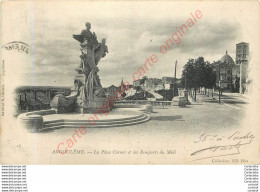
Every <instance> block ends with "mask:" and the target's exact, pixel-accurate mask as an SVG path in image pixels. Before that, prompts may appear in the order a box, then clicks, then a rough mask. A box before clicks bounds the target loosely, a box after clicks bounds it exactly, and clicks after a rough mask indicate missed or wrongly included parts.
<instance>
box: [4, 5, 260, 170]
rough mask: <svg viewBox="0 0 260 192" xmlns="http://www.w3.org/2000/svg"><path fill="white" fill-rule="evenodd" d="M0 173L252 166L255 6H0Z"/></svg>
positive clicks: (257, 89) (259, 92)
mask: <svg viewBox="0 0 260 192" xmlns="http://www.w3.org/2000/svg"><path fill="white" fill-rule="evenodd" d="M1 9H2V10H1V14H2V17H1V19H2V21H1V160H2V163H3V164H64V165H66V164H145V165H146V164H228V165H230V164H231V165H232V164H259V157H260V156H259V155H260V154H259V147H260V146H259V141H260V139H259V136H260V130H259V123H260V120H259V117H260V116H259V115H260V113H259V112H260V111H259V110H260V105H259V101H260V100H259V99H260V81H259V80H260V78H259V72H260V70H259V69H260V65H259V62H260V61H259V45H260V36H259V27H260V23H259V19H260V15H259V3H258V2H257V1H249V2H245V1H237V2H225V1H222V2H217V1H200V2H196V1H194V2H185V1H183V2H181V1H177V2H171V1H149V2H148V1H131V2H130V1H110V2H105V1H100V2H95V1H85V2H84V1H73V2H72V1H32V2H31V1H19V2H18V1H10V2H2V6H1Z"/></svg>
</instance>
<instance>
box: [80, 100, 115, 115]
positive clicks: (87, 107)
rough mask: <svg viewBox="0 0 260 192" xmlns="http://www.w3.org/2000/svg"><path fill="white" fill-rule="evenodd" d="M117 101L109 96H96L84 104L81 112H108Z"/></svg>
mask: <svg viewBox="0 0 260 192" xmlns="http://www.w3.org/2000/svg"><path fill="white" fill-rule="evenodd" d="M114 105H115V101H114V100H113V99H109V98H94V100H92V101H89V102H88V103H85V104H83V106H82V107H81V113H107V112H108V111H110V110H112V109H113V108H114Z"/></svg>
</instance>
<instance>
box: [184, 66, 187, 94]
mask: <svg viewBox="0 0 260 192" xmlns="http://www.w3.org/2000/svg"><path fill="white" fill-rule="evenodd" d="M184 80H185V90H186V89H187V83H186V81H187V79H186V71H185V72H184Z"/></svg>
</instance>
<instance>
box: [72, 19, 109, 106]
mask: <svg viewBox="0 0 260 192" xmlns="http://www.w3.org/2000/svg"><path fill="white" fill-rule="evenodd" d="M90 29H91V24H90V23H89V22H87V23H86V29H84V30H82V32H81V34H80V35H73V38H74V39H76V40H77V41H79V42H80V46H81V49H80V50H81V55H80V59H81V61H80V64H79V67H78V68H76V69H75V70H76V71H77V72H78V74H84V75H85V80H84V82H82V84H83V85H82V86H84V87H81V88H80V89H79V90H80V93H79V95H80V98H81V104H80V105H81V106H82V107H83V108H91V107H92V108H93V107H94V106H96V103H95V99H97V98H102V97H103V98H104V97H105V93H104V91H103V89H102V85H101V83H100V79H99V76H98V75H97V73H98V71H99V69H98V67H97V64H98V63H99V61H100V60H101V59H102V58H103V57H105V56H106V53H108V48H107V46H106V39H102V43H99V42H98V40H97V36H96V34H95V33H94V32H93V33H92V32H91V31H90Z"/></svg>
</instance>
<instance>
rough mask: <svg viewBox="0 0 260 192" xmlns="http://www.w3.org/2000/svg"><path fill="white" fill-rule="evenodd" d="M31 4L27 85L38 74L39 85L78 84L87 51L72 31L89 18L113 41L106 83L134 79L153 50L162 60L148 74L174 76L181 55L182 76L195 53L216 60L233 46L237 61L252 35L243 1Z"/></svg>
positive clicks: (104, 67) (103, 70)
mask: <svg viewBox="0 0 260 192" xmlns="http://www.w3.org/2000/svg"><path fill="white" fill-rule="evenodd" d="M30 6H31V8H32V10H33V11H32V12H31V13H30V14H31V17H32V18H31V21H32V31H31V34H32V35H33V38H32V41H31V42H30V43H29V44H30V45H32V47H33V51H32V53H33V60H34V61H33V63H34V64H33V71H34V73H33V75H32V73H31V70H32V68H31V67H28V69H27V70H24V71H25V76H26V78H27V84H30V82H32V78H34V79H33V82H34V84H35V85H40V86H44V85H49V86H72V85H73V78H74V75H75V73H76V72H75V68H76V67H78V65H79V63H80V58H79V56H80V54H81V51H80V45H79V42H77V41H76V40H75V39H73V38H72V35H73V34H79V33H80V32H81V31H82V30H83V29H85V23H86V22H90V23H91V25H92V29H91V31H92V32H95V33H96V35H97V38H98V41H99V42H100V41H101V39H102V38H106V40H107V46H108V51H109V53H108V54H107V55H106V57H104V58H102V59H101V61H100V62H99V64H98V67H99V70H100V71H99V73H98V75H99V77H100V79H101V84H102V85H103V87H108V86H110V85H112V84H113V85H116V86H117V85H119V84H120V82H121V80H122V79H124V81H128V82H129V83H130V84H132V82H133V78H132V74H133V73H134V72H137V71H138V68H139V67H140V66H143V65H144V63H145V60H146V57H147V58H150V57H151V55H153V54H155V55H157V57H158V62H156V63H155V64H154V66H153V67H150V68H149V71H146V74H145V75H146V76H148V77H149V78H151V77H155V78H162V77H163V76H169V77H173V76H174V64H175V61H176V60H177V61H178V64H177V78H180V77H181V73H182V68H183V66H184V65H185V63H186V62H187V61H188V59H189V58H194V59H196V58H198V57H199V56H203V57H204V59H205V60H206V61H210V62H213V61H217V60H219V59H220V58H221V57H222V56H224V54H225V53H226V50H227V51H228V54H229V55H230V56H231V57H232V58H233V59H234V60H235V46H236V44H237V43H240V42H249V43H250V41H251V40H252V37H251V36H248V35H249V34H248V31H247V29H248V27H249V24H248V23H247V22H246V21H247V19H249V18H250V15H248V13H249V9H248V10H246V11H244V10H241V9H237V8H236V6H239V5H237V4H236V3H234V2H232V3H226V4H225V6H223V5H218V4H216V3H191V2H190V4H188V5H187V4H185V3H181V2H178V3H171V2H153V3H152V2H139V3H137V2H135V3H131V2H119V3H116V2H109V3H94V2H88V3H83V2H77V3H65V2H63V3H62V2H61V3H57V4H55V3H48V2H45V3H44V4H41V3H37V2H36V3H34V4H31V5H30ZM240 7H241V6H240ZM196 10H200V11H201V13H202V17H201V18H200V19H197V22H195V24H194V26H193V27H192V28H189V31H187V32H186V33H185V34H183V36H182V38H181V43H180V44H179V45H177V44H175V45H174V46H173V47H172V46H171V48H170V49H168V50H167V53H166V54H161V53H160V47H161V45H165V42H166V41H167V39H169V37H171V36H172V34H173V33H175V32H177V29H176V27H177V28H179V27H180V26H181V25H182V24H186V25H187V23H186V22H187V20H188V19H189V18H191V13H192V14H193V15H195V11H196ZM230 10H232V11H230ZM243 16H244V17H243ZM245 17H248V18H245ZM242 18H243V19H242ZM247 26H248V27H247Z"/></svg>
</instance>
